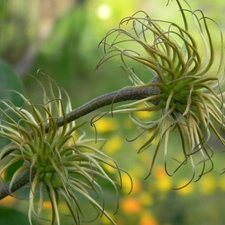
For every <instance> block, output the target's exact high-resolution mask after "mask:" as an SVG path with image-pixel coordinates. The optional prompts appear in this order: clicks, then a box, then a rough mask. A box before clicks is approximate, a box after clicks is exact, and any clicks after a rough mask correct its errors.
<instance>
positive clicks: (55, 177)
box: [0, 76, 120, 225]
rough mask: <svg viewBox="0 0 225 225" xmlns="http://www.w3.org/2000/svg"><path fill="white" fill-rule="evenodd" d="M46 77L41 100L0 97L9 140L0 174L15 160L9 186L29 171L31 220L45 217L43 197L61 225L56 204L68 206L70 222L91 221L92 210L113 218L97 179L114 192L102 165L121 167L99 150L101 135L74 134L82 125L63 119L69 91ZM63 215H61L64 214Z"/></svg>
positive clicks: (0, 121)
mask: <svg viewBox="0 0 225 225" xmlns="http://www.w3.org/2000/svg"><path fill="white" fill-rule="evenodd" d="M46 77H47V79H48V83H49V87H48V89H46V90H45V89H44V87H43V86H42V85H41V87H42V89H43V102H42V103H40V104H34V103H33V102H31V101H30V100H29V99H27V98H26V97H24V96H23V95H22V94H20V93H16V94H18V95H19V96H20V97H21V98H22V99H23V101H24V104H23V106H22V107H17V106H15V105H14V104H13V103H12V102H9V101H4V100H2V101H1V104H2V105H4V106H6V110H1V113H0V115H1V117H0V135H1V137H4V138H6V139H8V140H10V141H11V144H10V145H8V146H6V147H5V148H3V149H2V150H1V152H0V159H2V158H3V157H5V156H6V155H9V157H10V160H9V161H8V163H7V164H6V165H5V166H4V167H3V168H2V170H1V174H3V172H4V171H7V170H8V169H10V167H11V166H12V165H14V164H15V165H16V164H17V165H18V163H20V165H21V166H20V167H18V168H17V170H16V171H15V172H14V175H13V177H12V179H11V187H12V186H13V184H14V182H15V180H16V179H17V177H19V176H20V174H21V173H22V172H23V171H26V170H29V171H30V177H31V178H30V182H29V188H30V194H29V212H28V216H29V222H30V224H36V222H34V221H37V220H39V219H41V220H43V219H46V218H45V217H44V216H43V213H44V212H43V205H44V202H45V201H49V202H50V208H51V214H52V216H51V224H57V225H59V224H61V218H60V216H61V215H62V213H60V211H59V208H58V206H59V204H60V203H64V204H66V205H67V208H68V211H69V216H70V217H71V218H72V219H73V224H80V222H81V221H83V220H86V221H88V220H92V219H93V218H92V216H93V215H94V217H95V216H96V215H95V212H97V217H98V216H99V215H105V216H106V217H108V219H109V220H110V221H111V222H112V223H113V221H112V219H111V218H110V216H109V215H108V214H107V212H106V211H105V209H104V203H105V202H104V201H105V197H104V192H103V190H102V188H101V185H100V183H99V182H100V181H104V182H106V183H107V182H108V183H109V184H111V185H112V186H113V187H114V188H115V191H116V193H117V183H116V182H115V181H114V180H112V179H111V178H110V177H109V176H108V175H107V173H106V171H105V170H104V167H103V165H106V166H110V167H112V168H114V169H116V170H117V171H118V174H119V177H120V169H119V168H118V167H117V165H116V164H115V162H114V161H113V160H112V159H111V158H109V157H108V156H106V155H105V154H104V153H102V151H101V148H102V145H103V144H104V142H105V141H104V140H96V139H94V140H92V139H85V138H84V137H85V133H84V132H81V135H80V136H79V132H78V129H79V128H80V127H82V126H83V125H84V124H79V125H76V124H75V122H71V123H67V122H66V114H67V113H68V112H70V111H71V110H72V108H71V103H70V99H69V96H68V95H67V93H66V92H65V91H64V90H63V89H61V88H59V87H58V85H57V84H55V82H54V81H53V80H52V79H51V78H50V77H48V76H46ZM59 118H63V119H64V124H63V126H61V127H60V128H58V125H57V123H58V121H59ZM77 132H78V133H77ZM97 141H98V142H100V143H98V144H97V143H96V142H97ZM101 142H102V143H103V144H101ZM97 146H99V147H98V148H97ZM32 174H33V175H32ZM81 199H83V200H82V202H84V203H85V201H88V202H89V204H90V205H91V207H92V209H91V212H90V211H89V213H88V214H89V215H88V216H89V217H88V218H85V216H87V213H86V212H84V211H83V209H82V203H80V200H81ZM85 199H86V200H85ZM84 200H85V201H84ZM85 204H86V203H85ZM93 212H94V213H93ZM67 214H68V213H66V215H64V216H67V217H68V215H67ZM91 215H92V216H91ZM97 217H96V218H97Z"/></svg>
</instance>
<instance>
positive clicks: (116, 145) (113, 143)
mask: <svg viewBox="0 0 225 225" xmlns="http://www.w3.org/2000/svg"><path fill="white" fill-rule="evenodd" d="M123 141H124V140H122V138H121V136H119V135H113V136H111V137H110V139H108V140H107V142H106V144H105V152H106V153H108V154H110V155H111V154H112V153H115V152H116V151H117V150H119V149H121V146H122V143H123Z"/></svg>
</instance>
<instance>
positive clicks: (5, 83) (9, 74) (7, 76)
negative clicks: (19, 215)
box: [0, 60, 23, 224]
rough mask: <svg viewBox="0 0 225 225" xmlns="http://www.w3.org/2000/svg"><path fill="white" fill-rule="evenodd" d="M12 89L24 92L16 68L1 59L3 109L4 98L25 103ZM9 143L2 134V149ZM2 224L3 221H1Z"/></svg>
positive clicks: (20, 104) (0, 103) (16, 102)
mask: <svg viewBox="0 0 225 225" xmlns="http://www.w3.org/2000/svg"><path fill="white" fill-rule="evenodd" d="M12 90H15V91H18V92H20V93H22V92H23V88H22V83H21V81H20V79H19V77H18V76H17V74H16V73H15V72H14V70H13V69H12V68H11V67H10V66H9V65H8V64H6V63H5V62H3V61H1V60H0V109H1V111H2V110H5V109H6V106H5V105H4V104H2V100H9V101H10V102H12V103H13V104H14V105H16V106H18V107H20V106H22V104H23V101H22V99H21V98H20V97H19V95H18V94H16V93H15V92H13V91H12ZM1 118H2V113H1V112H0V122H1ZM4 119H5V118H4ZM7 144H9V141H8V140H6V139H4V138H2V137H1V136H0V151H1V149H2V148H3V147H4V146H5V145H7ZM2 163H3V164H4V161H2V162H1V164H2ZM0 166H1V165H0ZM13 171H14V168H12V169H11V170H9V171H8V172H7V174H6V175H5V176H6V177H9V179H10V178H11V176H12V174H13ZM6 179H7V178H6ZM0 224H2V223H1V222H0ZM12 224H14V223H12Z"/></svg>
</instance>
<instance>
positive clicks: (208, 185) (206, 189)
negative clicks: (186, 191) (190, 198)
mask: <svg viewBox="0 0 225 225" xmlns="http://www.w3.org/2000/svg"><path fill="white" fill-rule="evenodd" d="M199 186H200V192H201V193H202V194H204V195H209V194H212V193H213V192H214V191H215V190H216V188H217V187H216V179H215V177H214V176H212V175H210V174H207V175H206V176H205V177H204V178H203V179H202V180H201V183H199Z"/></svg>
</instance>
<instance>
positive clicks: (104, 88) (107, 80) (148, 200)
mask: <svg viewBox="0 0 225 225" xmlns="http://www.w3.org/2000/svg"><path fill="white" fill-rule="evenodd" d="M188 3H189V4H190V5H191V7H192V8H193V9H196V8H200V9H201V10H203V11H204V13H205V14H206V15H207V16H209V17H211V18H213V19H214V20H215V21H216V22H217V23H218V24H219V26H220V27H221V29H222V30H223V31H224V30H225V22H224V13H225V4H224V0H214V1H205V0H198V1H194V0H190V1H188ZM138 10H144V11H146V12H147V13H148V14H149V15H150V16H151V17H152V18H156V19H169V20H174V21H177V20H179V19H178V18H179V17H177V16H178V15H179V13H178V9H177V7H176V4H175V0H174V1H171V2H170V4H169V5H168V6H167V0H0V59H1V60H4V61H5V62H6V63H7V64H8V65H10V66H11V68H13V69H14V70H15V72H16V73H17V77H19V79H17V80H16V82H18V83H19V82H20V81H19V80H21V81H22V83H23V89H24V91H25V93H26V96H29V97H30V98H33V99H38V98H40V90H39V89H38V88H39V86H38V85H36V81H34V79H33V78H32V77H30V76H29V74H31V75H34V76H38V75H36V72H37V70H38V69H42V70H44V71H45V72H46V73H47V74H49V75H50V76H51V77H53V78H54V79H55V80H56V81H57V83H58V84H59V85H60V86H62V87H63V88H65V89H66V91H67V92H68V93H69V95H70V97H71V100H72V104H73V107H74V108H75V107H77V106H79V105H81V104H82V103H85V102H86V101H88V100H91V99H92V98H94V97H97V96H99V95H101V94H104V93H107V92H110V91H113V90H117V89H120V88H123V87H124V86H128V85H130V82H129V80H128V78H127V75H126V74H125V73H124V71H123V70H122V69H121V68H120V67H119V66H120V64H121V62H120V61H119V58H115V59H112V60H111V61H108V62H107V63H105V64H104V65H102V66H101V67H100V68H99V69H98V70H95V68H96V65H97V63H98V61H99V60H100V58H101V56H102V52H101V49H100V48H98V43H99V42H100V40H101V39H102V38H103V37H104V35H105V34H106V33H107V31H109V30H110V29H111V28H115V27H117V26H118V23H119V21H120V20H121V19H122V18H124V17H126V16H129V15H132V14H133V13H134V12H136V11H138ZM178 22H179V21H178ZM213 41H215V42H216V41H218V40H213ZM134 66H136V65H134ZM139 70H140V71H141V72H142V73H144V74H146V75H148V71H147V70H146V69H145V68H144V67H141V68H139ZM0 76H2V75H1V74H0ZM0 78H1V77H0ZM39 79H40V80H41V76H40V78H39ZM8 85H9V86H10V84H7V85H6V87H5V88H9V86H8ZM0 87H1V89H3V88H4V87H3V85H1V86H0ZM12 88H18V89H19V88H21V87H20V85H18V87H14V86H12ZM142 116H145V115H142ZM88 118H89V119H90V118H91V117H87V116H86V117H85V118H84V119H88ZM87 129H88V135H90V137H91V135H92V136H93V130H92V129H91V128H89V127H88V128H87ZM139 132H140V131H138V129H137V128H135V127H134V125H133V124H132V123H131V121H130V120H129V118H128V117H127V116H124V115H120V116H118V115H116V116H114V118H111V117H108V118H103V119H102V120H100V121H99V124H98V136H100V137H105V138H107V139H108V143H107V144H106V146H105V152H106V153H107V154H109V155H110V156H111V157H113V158H115V159H116V161H117V163H118V165H119V166H120V167H122V168H124V169H125V170H126V171H127V172H129V173H130V174H131V176H132V178H133V182H134V188H133V192H132V193H131V194H130V195H127V192H128V191H129V181H128V180H127V177H126V176H124V185H123V186H124V187H123V189H122V190H121V193H120V196H121V197H120V199H121V200H120V208H119V210H118V212H117V214H116V215H113V216H112V217H113V218H114V219H115V221H116V222H117V224H118V225H127V224H131V225H161V224H162V225H176V224H184V225H190V224H202V225H203V224H204V225H211V224H214V225H222V224H224V223H225V213H224V210H225V196H224V195H225V175H220V174H221V172H222V169H223V168H224V160H223V156H224V154H223V153H221V150H223V149H220V148H219V147H217V144H216V143H214V146H215V149H216V151H215V153H216V154H215V156H214V164H215V168H214V170H213V171H212V172H211V173H209V174H207V175H205V176H204V177H203V178H201V180H200V181H198V182H192V183H191V184H190V185H188V186H187V187H186V188H184V189H181V190H173V189H174V188H176V187H180V186H182V185H184V184H185V182H187V181H188V180H189V179H190V177H191V173H189V170H188V168H186V169H183V170H182V171H179V173H178V174H175V175H174V176H173V177H168V176H167V175H166V174H165V172H164V166H163V160H162V159H161V160H160V158H159V160H158V161H157V163H156V166H155V169H154V171H153V174H152V175H151V176H150V177H148V179H145V177H146V176H147V174H148V171H149V167H150V161H151V155H152V153H153V151H152V152H151V150H147V151H145V152H143V153H142V154H137V151H138V148H139V147H140V146H141V145H142V143H143V141H144V140H145V137H146V136H142V137H141V138H139V139H137V140H136V141H134V142H127V141H126V139H128V140H130V139H133V138H135V137H136V136H138V134H139ZM146 138H147V137H146ZM174 143H176V142H175V140H174ZM174 146H175V144H174ZM175 150H176V149H173V151H174V152H175ZM175 153H176V152H175ZM109 172H110V171H109ZM105 191H106V193H107V195H108V198H109V201H108V203H106V209H108V210H109V212H110V213H111V214H113V212H114V211H113V210H115V204H113V199H114V193H113V190H111V189H110V188H108V187H107V186H105ZM27 204H28V201H26V200H16V199H14V198H7V199H5V200H2V201H0V224H18V220H19V221H20V222H19V224H23V225H27V224H28V222H27V219H26V217H27V215H26V210H27ZM46 209H47V210H48V205H47V204H46ZM62 213H63V214H65V218H64V219H65V221H64V222H63V223H62V224H71V222H70V218H69V217H68V216H67V215H66V213H67V211H66V210H65V211H63V209H62ZM38 224H49V223H48V222H45V221H41V222H39V223H38ZM90 224H95V225H100V224H109V222H108V221H107V220H106V219H105V218H104V217H103V218H100V219H99V220H97V221H95V222H92V223H90Z"/></svg>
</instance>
